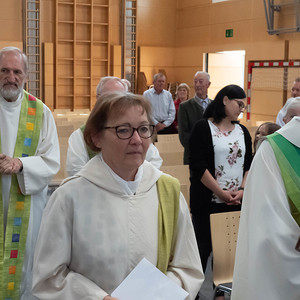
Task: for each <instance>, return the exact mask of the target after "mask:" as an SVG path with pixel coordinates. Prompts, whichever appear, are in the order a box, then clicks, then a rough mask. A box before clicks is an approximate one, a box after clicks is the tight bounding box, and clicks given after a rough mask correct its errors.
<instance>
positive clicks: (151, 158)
mask: <svg viewBox="0 0 300 300" xmlns="http://www.w3.org/2000/svg"><path fill="white" fill-rule="evenodd" d="M145 160H147V161H148V162H149V163H151V164H152V165H153V166H154V167H156V168H157V169H160V167H161V165H162V163H163V159H162V158H161V157H160V155H159V151H158V149H157V148H156V147H155V146H154V145H153V144H152V143H151V144H150V146H149V148H148V151H147V153H146V157H145Z"/></svg>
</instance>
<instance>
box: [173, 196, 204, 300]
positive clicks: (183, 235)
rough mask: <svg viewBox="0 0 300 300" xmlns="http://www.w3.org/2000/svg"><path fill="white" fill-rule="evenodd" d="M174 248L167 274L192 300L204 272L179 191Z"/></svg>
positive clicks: (201, 281) (184, 201) (187, 209)
mask: <svg viewBox="0 0 300 300" xmlns="http://www.w3.org/2000/svg"><path fill="white" fill-rule="evenodd" d="M174 249H175V251H174V253H173V258H172V260H171V261H170V263H169V266H168V270H167V276H168V277H169V278H170V279H171V280H172V281H174V282H176V283H177V284H178V285H180V286H181V287H182V288H183V289H184V290H186V291H187V292H188V293H189V296H188V298H187V299H188V300H194V299H195V297H196V295H197V293H198V292H199V290H200V287H201V285H202V283H203V281H204V274H203V270H202V265H201V261H200V256H199V250H198V246H197V242H196V237H195V233H194V227H193V224H192V220H191V216H190V212H189V208H188V206H187V203H186V200H185V199H184V197H183V195H182V194H181V193H180V208H179V214H178V222H177V236H176V240H175V244H174Z"/></svg>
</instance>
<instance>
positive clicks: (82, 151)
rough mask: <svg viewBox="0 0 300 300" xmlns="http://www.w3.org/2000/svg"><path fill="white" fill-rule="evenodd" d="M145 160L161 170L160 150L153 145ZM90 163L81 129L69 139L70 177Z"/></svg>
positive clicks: (150, 146)
mask: <svg viewBox="0 0 300 300" xmlns="http://www.w3.org/2000/svg"><path fill="white" fill-rule="evenodd" d="M145 160H147V161H149V162H150V163H151V164H152V165H153V166H154V167H156V168H158V169H159V168H160V167H161V165H162V162H163V160H162V158H161V157H160V155H159V151H158V149H157V148H156V147H155V146H154V145H153V144H152V143H151V144H150V145H149V148H148V151H147V153H146V157H145ZM88 161H89V155H88V153H87V149H86V144H85V142H84V138H83V134H82V131H81V129H80V128H78V129H76V130H75V131H74V132H72V134H71V135H70V137H69V140H68V151H67V161H66V170H67V173H68V175H69V176H73V175H75V174H76V173H77V172H79V171H80V170H81V169H82V167H83V166H84V165H85V164H86V163H87V162H88Z"/></svg>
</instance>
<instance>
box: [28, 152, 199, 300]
mask: <svg viewBox="0 0 300 300" xmlns="http://www.w3.org/2000/svg"><path fill="white" fill-rule="evenodd" d="M140 168H143V170H139V173H140V174H142V175H141V176H142V178H141V179H140V183H139V185H138V186H137V187H136V193H135V194H132V193H129V192H128V191H125V189H124V185H123V184H120V183H119V181H117V180H116V177H115V176H113V175H112V173H111V172H110V171H109V170H108V169H107V166H105V165H104V164H103V161H102V160H101V157H100V156H99V155H97V156H95V157H94V158H92V159H91V160H90V161H89V162H88V163H87V164H86V165H85V166H84V168H83V169H82V170H81V171H80V172H79V173H78V175H79V177H78V176H75V178H70V179H67V182H66V183H64V184H63V185H62V186H61V187H59V188H58V189H57V190H56V191H55V192H54V193H53V194H52V196H51V198H50V200H49V202H48V204H47V207H46V209H45V213H44V215H43V220H42V224H41V230H40V234H39V238H38V242H37V247H36V252H35V262H34V276H33V289H34V293H35V295H36V297H38V298H40V299H57V300H58V299H72V300H82V299H85V300H101V299H103V298H104V297H105V296H107V295H108V294H110V293H111V292H112V291H114V290H115V288H116V287H117V286H118V285H119V284H120V283H121V282H122V281H123V279H125V277H126V276H127V275H128V274H129V273H130V272H131V271H132V269H133V268H134V267H135V266H136V265H137V264H138V263H139V261H140V260H141V259H142V258H143V257H146V258H147V259H148V260H149V261H150V262H151V263H152V264H154V265H156V263H157V247H158V196H157V189H156V181H157V180H158V178H159V177H160V176H161V175H162V172H161V171H159V170H158V169H156V168H155V167H153V166H152V165H151V164H150V163H149V162H147V161H145V162H144V163H143V165H142V166H141V167H140ZM140 171H142V172H140ZM167 276H168V277H169V278H170V279H171V280H173V281H174V282H176V283H177V284H179V285H180V286H182V287H183V288H184V289H185V290H187V291H188V292H189V293H190V296H189V297H188V299H189V300H194V298H195V296H196V294H197V292H198V291H199V289H200V287H201V284H202V282H203V272H202V267H201V262H200V257H199V252H198V249H197V243H196V239H195V235H194V230H193V226H192V223H191V218H190V213H189V209H188V207H187V204H186V201H185V199H184V197H183V196H182V194H180V209H179V216H178V224H177V233H176V239H175V243H174V247H173V252H172V255H171V261H170V264H169V267H168V270H167Z"/></svg>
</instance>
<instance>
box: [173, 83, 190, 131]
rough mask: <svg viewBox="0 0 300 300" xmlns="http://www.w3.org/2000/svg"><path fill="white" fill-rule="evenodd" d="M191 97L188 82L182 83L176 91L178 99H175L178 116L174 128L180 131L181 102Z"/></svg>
mask: <svg viewBox="0 0 300 300" xmlns="http://www.w3.org/2000/svg"><path fill="white" fill-rule="evenodd" d="M189 98H190V87H189V86H188V85H187V84H186V83H180V84H179V85H178V87H177V91H176V100H175V101H174V105H175V109H176V116H175V120H174V122H173V126H174V128H176V130H177V132H178V120H177V116H178V110H179V105H180V103H182V102H184V101H186V100H188V99H189Z"/></svg>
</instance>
